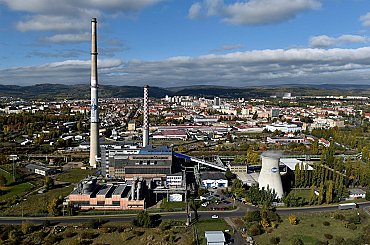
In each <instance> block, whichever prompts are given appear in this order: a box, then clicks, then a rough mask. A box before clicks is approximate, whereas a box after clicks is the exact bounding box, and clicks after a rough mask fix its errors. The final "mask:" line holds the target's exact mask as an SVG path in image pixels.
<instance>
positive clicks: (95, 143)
mask: <svg viewBox="0 0 370 245" xmlns="http://www.w3.org/2000/svg"><path fill="white" fill-rule="evenodd" d="M97 56H98V53H97V35H96V18H93V19H92V20H91V122H90V161H89V163H90V166H91V167H93V168H96V160H97V157H98V156H99V155H100V154H99V150H100V148H99V105H98V69H97V64H98V63H97Z"/></svg>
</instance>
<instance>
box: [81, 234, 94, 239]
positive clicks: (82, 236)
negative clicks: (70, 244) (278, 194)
mask: <svg viewBox="0 0 370 245" xmlns="http://www.w3.org/2000/svg"><path fill="white" fill-rule="evenodd" d="M95 237H97V234H95V233H93V232H82V233H81V239H94V238H95Z"/></svg>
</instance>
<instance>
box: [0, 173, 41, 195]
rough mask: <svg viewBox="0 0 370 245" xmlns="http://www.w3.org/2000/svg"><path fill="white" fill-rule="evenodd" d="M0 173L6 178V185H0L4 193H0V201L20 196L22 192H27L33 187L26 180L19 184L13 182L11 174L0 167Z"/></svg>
mask: <svg viewBox="0 0 370 245" xmlns="http://www.w3.org/2000/svg"><path fill="white" fill-rule="evenodd" d="M0 174H1V175H3V176H4V177H5V178H6V180H7V183H6V186H5V187H1V189H2V190H3V191H5V193H4V194H3V195H0V202H5V201H8V200H9V199H13V198H15V197H16V196H18V197H22V196H23V195H24V194H26V193H28V192H29V191H31V190H32V189H33V188H34V186H33V185H32V184H30V183H28V182H26V183H19V184H17V183H14V182H13V176H12V175H11V174H8V173H7V172H6V171H4V170H2V169H0Z"/></svg>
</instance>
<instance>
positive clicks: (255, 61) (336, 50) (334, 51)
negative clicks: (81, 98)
mask: <svg viewBox="0 0 370 245" xmlns="http://www.w3.org/2000/svg"><path fill="white" fill-rule="evenodd" d="M93 17H96V18H97V21H98V53H99V55H98V73H99V83H100V84H105V85H108V84H109V85H120V86H122V85H129V86H142V85H144V84H149V85H150V86H159V87H178V86H192V85H215V86H216V85H217V86H234V87H247V86H256V85H257V86H263V85H279V84H302V85H307V84H309V85H315V84H368V85H369V84H370V1H369V0H78V1H76V0H27V1H25V0H0V18H1V22H0V84H4V85H21V86H25V85H33V84H41V83H58V84H89V83H90V49H91V43H90V38H91V18H93Z"/></svg>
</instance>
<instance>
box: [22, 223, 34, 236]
mask: <svg viewBox="0 0 370 245" xmlns="http://www.w3.org/2000/svg"><path fill="white" fill-rule="evenodd" d="M32 228H33V224H31V223H30V222H22V225H21V231H22V233H23V234H24V235H27V234H28V233H29V232H30V231H31V230H32Z"/></svg>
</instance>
